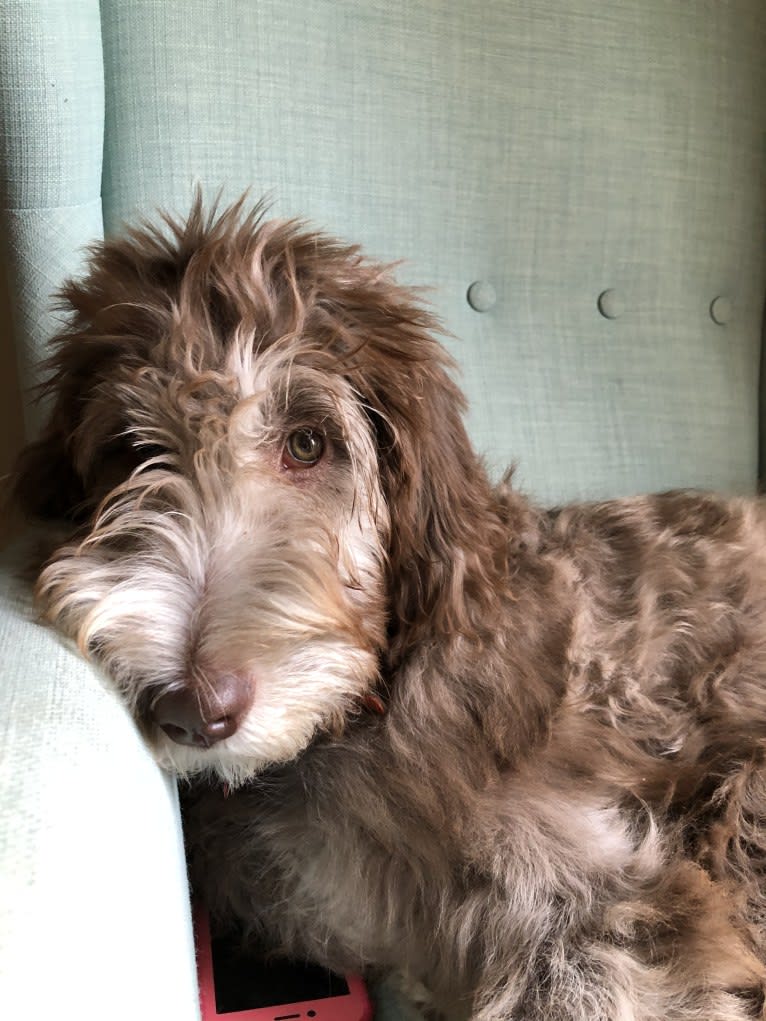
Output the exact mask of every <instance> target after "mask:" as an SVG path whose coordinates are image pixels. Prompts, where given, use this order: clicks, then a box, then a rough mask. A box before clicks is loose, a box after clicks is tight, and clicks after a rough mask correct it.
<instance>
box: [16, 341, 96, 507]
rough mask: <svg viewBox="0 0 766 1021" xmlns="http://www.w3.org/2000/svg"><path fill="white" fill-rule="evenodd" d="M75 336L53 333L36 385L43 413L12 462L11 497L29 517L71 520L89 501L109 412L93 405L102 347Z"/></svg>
mask: <svg viewBox="0 0 766 1021" xmlns="http://www.w3.org/2000/svg"><path fill="white" fill-rule="evenodd" d="M80 340H82V338H80V337H78V336H76V335H72V336H69V335H67V334H61V335H60V336H58V337H57V338H55V341H54V345H55V353H54V354H53V356H52V357H51V358H50V359H49V360H48V362H47V363H46V365H45V367H44V372H45V375H46V381H45V382H44V383H43V384H42V385H41V386H40V388H39V393H40V399H41V400H42V401H46V402H47V403H48V405H49V412H48V416H47V419H46V421H45V424H44V426H43V429H42V431H41V433H40V436H39V437H38V438H37V439H36V440H34V441H32V442H31V443H29V444H28V445H27V446H26V447H25V448H24V449H23V450H22V451H21V453H20V455H19V457H18V459H17V462H16V465H15V470H14V473H13V479H12V481H13V497H14V500H15V502H16V503H17V504H18V506H19V507H20V509H21V510H22V511H23V512H24V513H25V514H26V515H28V516H31V517H36V518H42V519H59V520H68V521H73V522H77V521H78V520H79V519H80V518H81V517H82V515H83V514H84V513H85V512H86V510H87V509H88V506H89V504H90V503H91V501H90V500H89V498H88V497H89V492H88V491H89V481H90V479H91V476H92V469H93V466H94V463H95V461H96V460H97V459H100V458H101V457H102V450H100V449H99V438H100V437H102V436H103V435H104V434H105V432H107V431H108V429H109V421H108V420H109V417H110V413H109V412H108V411H107V409H99V408H97V407H94V406H93V392H94V388H95V387H96V385H97V382H96V381H97V379H98V368H99V365H100V364H101V362H102V357H103V352H101V351H99V349H98V347H97V346H96V345H93V344H92V343H91V344H89V343H87V342H85V341H83V342H82V343H79V341H80ZM96 403H98V402H97V400H96ZM100 411H101V412H106V414H103V413H102V414H100V413H99V412H100ZM112 414H113V413H112Z"/></svg>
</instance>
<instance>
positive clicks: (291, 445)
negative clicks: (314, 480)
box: [282, 429, 325, 468]
mask: <svg viewBox="0 0 766 1021" xmlns="http://www.w3.org/2000/svg"><path fill="white" fill-rule="evenodd" d="M324 449H325V440H324V436H323V435H322V434H321V433H320V432H317V431H316V429H296V431H295V432H293V433H290V435H289V436H288V437H287V443H286V444H285V449H284V453H283V455H282V463H283V464H284V466H285V467H286V468H312V467H313V466H314V465H315V464H316V463H317V462H318V461H320V460H321V458H322V454H324Z"/></svg>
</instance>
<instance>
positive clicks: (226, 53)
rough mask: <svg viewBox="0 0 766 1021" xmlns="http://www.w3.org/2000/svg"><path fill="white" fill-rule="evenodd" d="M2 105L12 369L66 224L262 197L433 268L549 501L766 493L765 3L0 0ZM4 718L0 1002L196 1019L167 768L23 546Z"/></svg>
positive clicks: (2, 660)
mask: <svg viewBox="0 0 766 1021" xmlns="http://www.w3.org/2000/svg"><path fill="white" fill-rule="evenodd" d="M0 125H1V126H2V142H1V143H0V196H1V197H2V220H1V226H2V233H3V238H4V243H5V247H6V252H7V263H8V266H9V270H10V286H11V293H12V297H13V301H14V313H15V325H16V334H15V343H16V345H17V352H18V360H19V364H20V367H21V373H22V377H23V383H24V385H25V386H27V385H29V384H30V383H31V382H32V381H33V380H34V378H35V364H36V362H37V360H38V358H39V356H40V355H42V354H43V353H44V351H45V345H46V338H47V337H48V336H49V335H50V333H51V332H52V330H54V329H55V316H54V314H53V313H52V311H51V308H50V295H51V292H52V291H54V290H55V288H56V287H57V286H58V285H59V283H60V282H61V280H62V278H63V277H64V276H66V275H67V274H71V273H76V272H77V269H78V266H79V265H80V264H81V259H82V251H83V246H84V245H86V244H87V243H88V242H89V241H90V240H92V239H93V238H98V237H100V236H101V235H102V232H103V231H104V230H106V231H107V232H111V231H115V230H117V229H118V228H119V225H120V223H121V221H122V220H123V219H124V218H126V217H128V218H129V217H132V216H134V215H136V214H137V213H146V212H148V211H151V210H152V209H153V208H155V207H156V206H158V205H161V206H165V207H170V208H172V209H174V210H176V211H183V209H184V208H185V207H186V206H187V205H188V203H189V199H190V195H191V192H192V188H193V186H194V185H195V184H196V183H198V182H199V183H200V184H202V186H203V187H204V188H205V189H206V190H207V191H208V193H209V194H210V195H212V194H214V193H215V192H216V191H217V189H218V188H219V187H223V188H224V192H225V194H226V195H228V196H232V197H233V196H235V195H237V194H238V193H239V192H240V191H242V190H243V189H244V188H245V187H250V188H252V191H253V195H254V196H256V197H257V196H259V195H261V194H263V193H266V194H269V195H271V196H272V198H273V207H274V211H275V213H277V214H290V215H301V216H305V217H308V218H310V219H312V220H313V221H315V222H316V223H317V224H319V225H321V226H322V227H324V228H326V229H328V230H329V231H331V232H335V233H336V234H339V235H341V236H343V237H345V238H348V239H350V240H354V241H360V242H362V243H363V244H364V245H365V246H366V248H367V250H368V251H369V252H370V253H371V254H373V255H375V256H377V257H380V258H382V259H403V260H405V261H404V263H403V265H402V267H401V269H400V271H399V273H400V276H401V277H402V278H404V279H406V280H408V281H411V282H416V283H419V284H423V285H428V286H430V287H431V288H432V291H431V299H432V301H433V302H434V304H435V306H436V308H437V309H438V311H439V312H440V314H441V315H442V316H443V317H444V319H445V321H446V323H447V325H448V327H449V328H450V330H451V331H452V332H453V334H454V337H455V339H454V341H453V342H452V345H451V346H452V349H453V351H454V353H455V354H456V356H457V358H458V361H459V363H460V365H461V368H462V374H463V384H464V387H465V389H466V391H467V393H468V396H469V399H470V401H471V413H470V421H469V425H470V428H471V431H472V434H473V436H474V438H475V441H476V443H477V445H478V446H479V448H481V449H482V450H483V451H484V452H485V454H486V456H487V459H488V462H489V464H490V465H491V466H492V469H493V470H494V471H499V470H500V469H501V466H503V465H504V464H506V463H507V462H509V461H510V460H512V459H514V460H516V461H518V463H519V468H518V472H517V476H516V478H517V481H518V484H519V485H521V486H522V487H523V488H524V489H526V490H527V491H529V492H531V493H532V494H534V495H535V496H537V497H538V498H539V499H540V500H544V501H561V500H567V499H571V498H578V497H584V496H606V495H615V494H627V493H632V492H637V491H641V490H649V489H661V488H667V487H674V486H703V487H713V488H716V489H721V490H728V491H750V490H753V489H754V488H755V486H756V479H757V461H758V438H759V371H760V362H761V349H762V315H763V307H764V280H765V268H766V259H765V252H764V239H765V238H766V150H765V149H764V138H766V5H764V2H763V0H727V2H722V0H699V2H696V3H688V2H680V0H614V2H612V3H609V4H605V3H603V2H600V0H513V2H511V0H508V2H500V0H481V2H479V0H476V2H474V0H386V2H385V3H383V2H380V0H250V2H247V0H185V2H176V0H101V2H100V3H99V2H98V0H0ZM0 342H2V343H8V342H9V341H8V339H7V338H2V340H0ZM36 426H37V413H36V412H35V410H34V409H33V408H32V407H31V406H29V408H28V414H27V427H28V430H29V433H30V434H33V433H34V430H35V428H36ZM0 731H1V733H2V737H1V738H0V774H1V776H2V791H1V792H0V1014H2V1016H3V1017H4V1018H8V1019H11V1018H12V1019H14V1021H21V1019H33V1021H36V1019H39V1021H42V1019H44V1018H52V1017H59V1016H74V1015H75V1013H77V1016H78V1017H79V1018H80V1019H83V1021H85V1019H94V1021H95V1019H99V1021H101V1019H104V1018H109V1019H110V1021H122V1019H126V1021H127V1019H131V1021H135V1019H139V1018H140V1019H141V1021H150V1019H151V1021H153V1019H156V1021H176V1019H177V1021H187V1019H189V1021H191V1019H193V1018H195V1017H196V1016H197V1014H196V1011H197V1007H196V989H195V976H194V959H193V949H192V941H191V934H190V925H189V914H188V906H187V890H186V879H185V875H184V866H183V854H182V845H181V837H180V830H179V822H178V809H177V800H176V795H175V790H174V787H173V785H172V783H171V782H170V781H169V780H168V778H166V777H164V776H163V775H162V774H161V773H160V772H159V771H158V770H157V769H156V767H155V766H154V764H153V763H152V761H151V759H150V758H149V756H148V754H147V752H146V751H145V749H144V747H143V745H142V743H141V741H140V739H139V738H138V736H137V735H136V733H135V731H134V729H133V727H132V725H131V723H130V720H129V719H128V718H127V716H126V714H125V713H124V711H123V710H122V708H121V706H120V705H119V703H118V702H117V701H116V699H115V698H114V697H113V696H112V695H111V693H110V692H109V690H108V688H107V687H106V686H105V685H104V684H103V683H102V680H101V678H99V677H98V676H97V675H96V673H95V672H94V671H93V670H92V669H90V668H89V667H88V666H87V665H85V664H84V663H83V662H82V661H81V660H80V659H79V658H77V657H76V656H75V654H74V653H72V652H71V651H70V650H69V649H67V648H66V647H65V646H64V645H63V644H62V642H60V641H59V640H58V638H57V637H56V636H54V635H52V634H51V633H49V632H47V631H46V630H44V629H42V628H40V627H38V626H37V625H36V624H35V623H34V622H33V621H32V620H31V617H30V609H29V605H28V597H27V594H26V591H25V589H24V586H23V585H22V584H21V583H20V582H17V581H16V580H14V576H13V573H12V571H11V569H10V568H9V567H6V568H4V569H3V572H2V573H0ZM408 1010H409V1008H407V1007H406V1006H405V1005H402V1004H397V1003H396V1002H395V1001H394V1000H392V999H386V1000H385V1002H384V1006H383V1007H382V1008H381V1010H380V1015H379V1016H380V1017H383V1018H391V1019H394V1018H404V1017H406V1016H407V1014H408Z"/></svg>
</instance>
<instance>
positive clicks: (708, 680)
mask: <svg viewBox="0 0 766 1021" xmlns="http://www.w3.org/2000/svg"><path fill="white" fill-rule="evenodd" d="M62 297H63V301H64V303H65V305H66V307H67V308H68V309H69V310H70V312H71V324H70V326H69V328H68V329H67V330H66V331H65V332H64V333H63V334H62V335H61V336H60V337H59V338H57V340H56V346H55V352H54V355H53V357H52V361H51V365H50V367H51V373H52V374H51V377H50V383H49V384H48V391H49V393H50V395H51V397H52V400H53V408H52V413H51V417H50V422H49V425H48V427H47V429H46V431H45V433H44V435H43V436H42V437H41V439H40V440H39V441H38V442H37V443H35V444H34V445H32V446H31V447H30V448H29V449H28V450H27V451H26V452H25V454H24V455H23V458H22V460H21V463H20V466H19V476H18V485H17V490H18V493H19V496H20V498H21V500H22V502H23V503H24V504H25V505H26V506H27V508H28V509H31V510H34V511H35V512H37V513H40V514H42V515H44V516H59V517H61V516H64V517H68V518H69V519H70V520H71V521H72V532H73V536H72V538H71V539H70V540H69V541H68V542H67V543H65V544H64V545H62V546H61V547H60V548H59V549H58V550H57V551H56V552H55V553H54V555H53V556H52V558H51V559H50V561H49V563H48V565H47V566H46V567H45V568H44V569H43V571H42V573H41V575H40V580H39V583H38V598H39V601H40V605H41V607H42V608H43V611H44V612H45V614H46V616H47V617H48V619H49V620H50V621H51V622H52V623H53V624H55V625H56V626H58V627H59V628H60V629H61V630H62V631H64V632H65V633H66V634H67V635H69V636H70V637H72V638H73V639H75V640H76V641H77V642H78V643H79V645H80V648H81V649H82V651H83V652H84V653H85V654H86V655H89V656H92V657H93V658H94V659H95V660H97V661H98V662H100V663H101V664H102V665H103V666H104V667H105V668H106V670H107V671H108V672H109V673H110V674H111V676H112V677H113V679H114V680H115V682H116V684H117V686H118V688H119V690H120V691H121V692H122V694H123V696H124V697H125V698H126V700H127V702H128V704H129V705H130V706H131V708H132V710H133V712H134V714H135V716H136V719H137V721H138V722H139V725H140V726H141V727H142V730H143V732H144V734H145V735H146V738H147V740H148V741H149V743H150V744H151V746H152V747H153V749H154V750H155V752H156V754H157V757H158V759H159V761H161V762H162V763H163V764H164V765H165V766H166V767H168V768H171V769H174V770H175V771H177V772H178V773H179V774H181V775H184V776H186V777H190V778H195V777H196V779H193V782H192V783H191V784H190V785H189V787H188V798H187V800H188V805H187V828H188V837H189V846H190V855H191V864H192V871H193V877H194V882H195V885H196V887H197V888H198V890H199V892H200V893H201V895H202V896H203V897H204V898H205V900H206V901H207V903H208V904H209V906H210V907H211V909H212V910H213V912H214V913H215V914H216V915H217V916H218V917H220V918H221V919H224V920H227V919H231V918H237V919H239V920H240V921H241V922H242V923H244V924H245V925H246V926H248V927H252V928H254V929H260V930H265V931H266V932H267V933H268V935H269V937H270V939H271V940H273V941H275V942H276V943H277V944H279V945H280V946H283V947H285V948H286V949H288V950H290V951H291V952H293V953H305V954H308V955H310V956H312V957H314V958H316V959H318V960H321V961H324V962H326V963H327V964H328V965H330V966H332V967H335V968H341V969H344V968H345V969H363V970H368V971H369V970H372V971H376V970H377V971H386V970H389V969H396V970H405V971H407V972H409V973H410V974H411V975H412V976H413V977H414V978H416V979H418V980H419V981H422V982H423V983H425V984H426V986H427V987H428V988H429V989H430V990H431V992H432V994H433V997H434V1004H435V1007H436V1008H438V1009H439V1010H442V1011H444V1012H446V1013H448V1014H456V1013H464V1014H466V1015H469V1016H471V1017H472V1018H474V1019H475V1021H499V1019H512V1018H513V1019H519V1021H534V1019H539V1021H543V1019H545V1021H550V1019H562V1021H563V1019H568V1021H596V1019H604V1021H606V1019H610V1021H670V1019H676V1021H692V1019H694V1021H701V1019H706V1021H744V1019H746V1018H752V1017H755V1016H760V1011H761V1009H762V1004H763V995H762V988H763V982H764V977H765V972H764V967H765V965H764V962H765V961H766V931H764V926H766V900H765V891H764V878H763V870H764V867H765V866H766V830H764V811H765V810H766V774H765V773H764V768H763V756H764V736H765V735H766V696H765V694H764V680H765V679H766V585H765V584H764V579H766V561H765V556H766V554H765V550H766V542H765V541H764V539H765V538H766V526H765V524H764V514H763V509H762V507H761V505H760V503H758V502H756V501H748V500H741V499H739V500H724V499H720V498H716V497H713V496H708V495H703V494H696V493H674V494H665V495H660V496H648V497H641V498H636V499H627V500H615V501H610V502H606V503H600V504H588V505H581V506H574V507H566V508H563V509H556V510H553V511H545V510H542V509H539V508H536V507H534V506H532V505H531V504H530V503H529V502H528V501H527V500H526V499H525V498H524V497H523V496H522V495H521V494H519V493H518V492H516V491H514V490H513V489H512V488H511V486H510V482H509V481H506V482H505V483H503V484H502V485H501V486H499V487H496V488H493V487H492V486H491V484H490V482H489V481H488V479H487V476H486V474H485V471H484V468H483V465H482V463H481V461H480V459H479V458H478V457H477V456H476V455H475V453H474V452H473V450H472V448H471V446H470V443H469V441H468V438H467V436H466V433H465V430H464V427H463V424H462V420H461V415H462V411H463V399H462V397H461V395H460V392H459V390H458V389H457V387H456V386H455V384H454V382H453V381H452V379H451V378H450V369H451V363H450V361H449V359H448V357H447V356H446V354H445V353H444V351H443V349H442V348H441V346H440V345H439V343H438V341H437V340H436V339H435V333H436V332H437V331H438V324H437V322H436V321H435V320H434V318H433V317H432V316H431V314H430V313H429V312H427V311H426V310H425V309H424V308H423V307H422V305H421V303H420V301H419V300H418V296H417V295H416V294H415V293H413V292H412V291H409V290H407V289H405V288H403V287H401V286H399V285H397V284H396V283H395V282H394V281H393V279H392V278H391V276H390V274H389V273H388V271H387V270H386V269H385V268H384V267H380V266H378V265H375V264H373V263H371V262H368V261H366V260H365V259H364V258H363V257H362V256H361V255H360V254H359V252H358V250H357V249H356V248H353V247H348V246H344V245H341V244H339V243H337V242H335V241H332V240H330V239H328V238H326V237H324V236H321V235H317V234H315V233H312V232H309V231H307V230H306V229H304V228H303V227H301V226H300V225H298V224H295V223H281V222H267V221H265V220H264V219H263V216H262V212H261V210H260V209H256V210H255V211H254V212H253V213H250V214H248V215H245V214H244V213H243V208H242V204H241V203H240V204H238V205H237V206H235V207H232V208H231V209H229V210H227V211H225V212H223V213H222V214H220V215H218V214H215V213H211V214H209V215H206V214H205V213H204V212H203V209H202V205H201V203H199V202H198V203H197V204H196V206H195V208H194V209H193V210H192V212H191V214H190V216H189V218H188V219H187V220H186V221H184V222H176V221H173V220H166V221H165V224H164V226H163V227H162V228H156V227H151V226H143V227H140V228H138V229H135V230H133V231H131V232H130V233H128V234H127V235H126V236H125V237H123V238H120V239H116V240H112V241H108V242H106V243H105V244H103V245H102V246H98V247H97V248H95V249H94V251H93V253H92V258H91V263H90V269H89V272H88V274H87V276H86V277H85V278H84V279H83V280H82V281H79V282H71V283H69V284H68V285H67V286H66V288H65V290H64V292H63V296H62ZM307 424H310V425H311V426H312V428H317V429H320V428H321V430H322V433H323V435H324V436H325V438H326V443H327V445H328V450H329V451H330V452H331V456H330V455H329V454H328V456H327V457H326V458H325V459H324V461H323V462H322V464H321V465H320V466H319V467H318V468H317V469H312V470H311V471H310V472H291V471H289V470H286V469H285V467H284V462H283V461H280V451H281V450H282V449H283V447H284V443H285V437H286V436H287V435H288V434H289V433H290V430H291V429H294V428H295V427H296V426H306V425H307ZM232 673H236V675H237V676H239V677H243V676H244V677H246V678H247V681H248V683H249V684H251V685H252V689H253V692H254V694H253V704H252V707H251V708H250V709H249V710H248V712H247V714H246V716H245V717H244V718H243V720H242V721H241V722H240V726H239V728H238V730H237V733H236V734H235V735H233V736H232V737H230V738H227V739H226V740H224V741H222V742H220V743H219V744H216V745H213V746H212V747H210V748H199V747H195V748H191V749H190V748H180V747H178V746H175V745H174V744H173V742H172V741H171V740H169V738H168V737H167V736H166V734H165V733H164V732H163V730H162V728H161V727H159V726H158V725H157V720H156V718H155V717H154V716H153V712H154V710H155V707H156V705H157V701H158V699H159V698H160V697H161V696H162V694H163V693H165V692H167V691H172V690H178V689H179V688H184V687H185V688H191V689H192V690H195V691H197V690H198V691H203V690H204V691H205V692H207V694H206V695H205V698H208V699H209V698H210V697H215V692H216V686H217V685H218V684H219V683H220V679H221V678H222V677H225V676H228V675H231V674H232ZM209 692H212V696H211V695H210V694H209ZM372 692H375V693H376V695H377V697H378V698H382V700H383V701H384V702H385V707H386V711H385V713H383V714H378V713H375V712H369V711H366V710H365V709H364V705H365V700H366V699H367V698H368V696H369V695H370V693H372ZM200 697H201V696H200ZM222 779H223V780H226V781H227V782H228V783H231V784H234V785H235V786H236V789H235V790H233V791H232V793H231V796H229V797H224V794H223V788H222V785H221V780H222Z"/></svg>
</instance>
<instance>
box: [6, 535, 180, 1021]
mask: <svg viewBox="0 0 766 1021" xmlns="http://www.w3.org/2000/svg"><path fill="white" fill-rule="evenodd" d="M16 559H17V557H14V555H13V554H11V555H9V554H5V555H3V557H2V558H0V664H2V665H1V666H0V733H1V734H2V743H1V744H0V755H1V756H2V757H1V758H0V1003H2V1005H3V1008H2V1012H3V1016H4V1017H7V1018H16V1019H22V1018H54V1017H64V1016H72V1017H75V1016H76V1017H78V1018H79V1019H80V1021H84V1019H88V1021H90V1019H93V1021H103V1019H104V1018H107V1017H108V1018H110V1019H112V1021H118V1019H119V1021H121V1019H123V1018H124V1019H125V1021H128V1019H130V1021H136V1019H138V1018H140V1019H141V1021H151V1019H155V1018H156V1019H157V1021H176V1019H178V1021H186V1019H188V1021H193V1019H197V1018H198V1017H199V1008H198V999H197V984H196V972H195V964H194V947H193V940H192V933H191V921H190V912H189V899H188V886H187V878H186V869H185V862H184V855H183V843H182V835H181V826H180V816H179V811H178V799H177V792H176V787H175V784H174V783H173V782H172V781H171V780H170V778H169V777H167V776H165V775H164V774H163V773H162V772H161V771H160V770H159V769H158V768H157V766H156V765H155V763H154V762H153V760H152V758H151V756H150V755H149V753H148V751H147V749H146V748H145V746H144V744H143V743H142V741H141V738H140V737H139V735H138V733H137V731H136V729H135V727H134V726H133V724H132V721H131V720H130V718H129V716H128V714H127V712H126V711H125V709H124V708H123V706H122V705H121V703H120V702H119V700H118V699H117V698H116V696H115V695H114V694H113V693H112V692H110V691H109V689H108V687H107V686H106V684H105V683H104V682H103V680H102V679H101V678H100V677H99V675H98V674H97V673H96V671H95V670H94V669H92V668H91V667H90V666H89V665H88V664H86V663H85V662H83V660H82V659H80V657H79V656H77V655H76V654H75V653H74V652H72V651H70V650H69V649H68V648H67V647H66V646H65V644H64V643H63V642H62V641H61V640H60V639H59V638H58V637H57V636H56V635H55V634H54V633H53V632H52V631H50V630H49V629H47V628H45V627H43V626H41V625H39V624H37V623H35V622H34V619H33V615H32V611H31V608H30V604H29V596H28V592H27V590H26V587H25V586H24V585H23V584H22V583H21V582H19V581H18V580H17V578H16V576H15V574H14V561H15V560H16Z"/></svg>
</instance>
